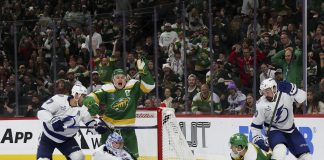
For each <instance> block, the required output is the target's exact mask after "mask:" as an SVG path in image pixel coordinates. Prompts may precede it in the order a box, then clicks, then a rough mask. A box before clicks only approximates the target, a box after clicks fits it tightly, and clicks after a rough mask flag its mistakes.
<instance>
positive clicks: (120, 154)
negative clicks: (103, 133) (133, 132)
mask: <svg viewBox="0 0 324 160" xmlns="http://www.w3.org/2000/svg"><path fill="white" fill-rule="evenodd" d="M123 147H124V139H123V137H122V136H121V135H119V134H118V133H116V132H113V133H111V134H110V135H109V136H108V138H107V141H106V143H105V144H103V145H101V146H99V147H98V148H96V150H95V151H94V153H93V154H92V160H133V158H132V156H131V155H130V154H129V153H128V152H127V151H126V150H124V148H123Z"/></svg>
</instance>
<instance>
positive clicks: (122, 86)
mask: <svg viewBox="0 0 324 160" xmlns="http://www.w3.org/2000/svg"><path fill="white" fill-rule="evenodd" d="M137 68H138V71H139V73H140V77H141V80H135V79H131V80H128V81H127V80H126V74H125V72H124V71H123V70H122V69H115V70H114V71H113V74H112V83H107V84H105V85H103V86H102V88H101V89H100V90H98V91H96V92H92V93H90V94H89V95H88V96H87V97H86V98H85V100H84V101H83V104H84V105H85V106H87V107H88V108H89V112H90V114H91V115H93V116H94V115H96V114H100V112H101V111H100V107H99V105H105V108H104V111H103V118H102V119H103V120H104V121H105V122H106V123H107V124H108V126H109V125H110V124H111V125H112V126H114V125H119V126H131V125H133V124H134V123H135V118H136V108H137V101H138V99H139V98H140V96H141V95H143V94H145V93H149V92H150V91H151V90H153V89H154V87H155V84H154V80H153V77H152V75H151V74H150V72H148V70H147V67H146V65H145V62H144V60H141V59H139V60H137ZM120 133H121V135H122V136H123V137H124V142H125V146H126V147H127V148H128V149H129V151H130V152H131V153H132V154H133V155H134V156H135V157H138V156H139V155H138V146H137V138H136V134H135V130H134V129H123V130H121V131H120ZM107 136H108V133H107V134H103V135H102V137H101V140H100V142H101V144H105V141H106V139H107Z"/></svg>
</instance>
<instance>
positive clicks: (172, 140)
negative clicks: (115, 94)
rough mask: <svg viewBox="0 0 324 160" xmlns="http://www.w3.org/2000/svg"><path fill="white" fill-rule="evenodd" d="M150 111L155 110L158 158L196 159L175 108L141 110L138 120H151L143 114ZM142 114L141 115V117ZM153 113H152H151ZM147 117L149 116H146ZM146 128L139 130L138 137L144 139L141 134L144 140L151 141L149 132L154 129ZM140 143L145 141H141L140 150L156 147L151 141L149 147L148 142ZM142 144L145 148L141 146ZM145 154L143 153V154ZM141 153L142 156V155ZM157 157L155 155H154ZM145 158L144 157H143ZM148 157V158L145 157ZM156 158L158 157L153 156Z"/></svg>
mask: <svg viewBox="0 0 324 160" xmlns="http://www.w3.org/2000/svg"><path fill="white" fill-rule="evenodd" d="M148 112H151V113H152V112H153V113H154V112H155V113H154V114H153V115H154V118H151V119H154V120H153V121H154V122H153V123H155V124H156V125H157V131H156V132H155V133H157V134H156V138H157V152H155V153H157V159H158V160H194V159H195V158H194V155H193V153H192V151H191V149H190V147H189V145H188V142H187V140H186V139H185V136H184V135H183V133H182V130H181V129H180V126H179V122H178V121H177V119H176V116H175V114H174V109H173V108H163V107H160V108H157V109H154V110H150V111H140V114H139V113H137V120H136V121H142V122H144V123H145V124H147V123H148V122H147V121H149V119H148V118H145V117H143V115H147V113H148ZM139 115H140V117H139ZM151 115H152V114H151ZM146 117H147V116H146ZM144 130H145V129H144ZM144 130H140V131H139V130H138V131H139V132H141V133H139V132H138V131H137V136H138V139H142V138H140V137H139V136H143V135H145V137H144V139H145V140H144V141H146V142H147V141H149V137H150V135H148V134H149V133H152V131H144ZM140 143H143V142H141V141H139V151H140V152H141V150H143V148H144V149H148V148H150V149H152V148H155V147H152V144H153V143H150V145H149V146H151V147H148V146H147V143H145V145H141V144H140ZM141 146H142V147H143V148H141ZM142 155H143V154H142ZM142 155H141V153H140V156H141V157H142ZM154 157H155V156H154ZM141 159H143V158H141ZM144 159H148V158H144ZM153 159H156V158H153Z"/></svg>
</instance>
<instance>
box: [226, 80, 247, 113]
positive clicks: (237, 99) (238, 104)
mask: <svg viewBox="0 0 324 160" xmlns="http://www.w3.org/2000/svg"><path fill="white" fill-rule="evenodd" d="M227 89H228V92H229V96H228V98H227V101H228V104H229V106H228V107H227V109H226V111H227V113H228V114H239V113H240V112H241V110H242V109H243V108H244V106H245V102H246V96H245V95H244V94H243V93H242V92H241V91H240V90H239V89H238V88H237V87H236V85H235V83H234V82H230V83H229V84H228V86H227Z"/></svg>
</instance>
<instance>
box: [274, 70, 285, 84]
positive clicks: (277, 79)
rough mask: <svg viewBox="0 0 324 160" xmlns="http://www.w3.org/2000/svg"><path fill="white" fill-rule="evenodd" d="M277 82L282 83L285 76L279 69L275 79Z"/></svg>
mask: <svg viewBox="0 0 324 160" xmlns="http://www.w3.org/2000/svg"><path fill="white" fill-rule="evenodd" d="M274 79H275V80H276V81H282V80H283V75H282V69H281V68H278V69H277V70H276V72H275V78H274Z"/></svg>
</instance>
